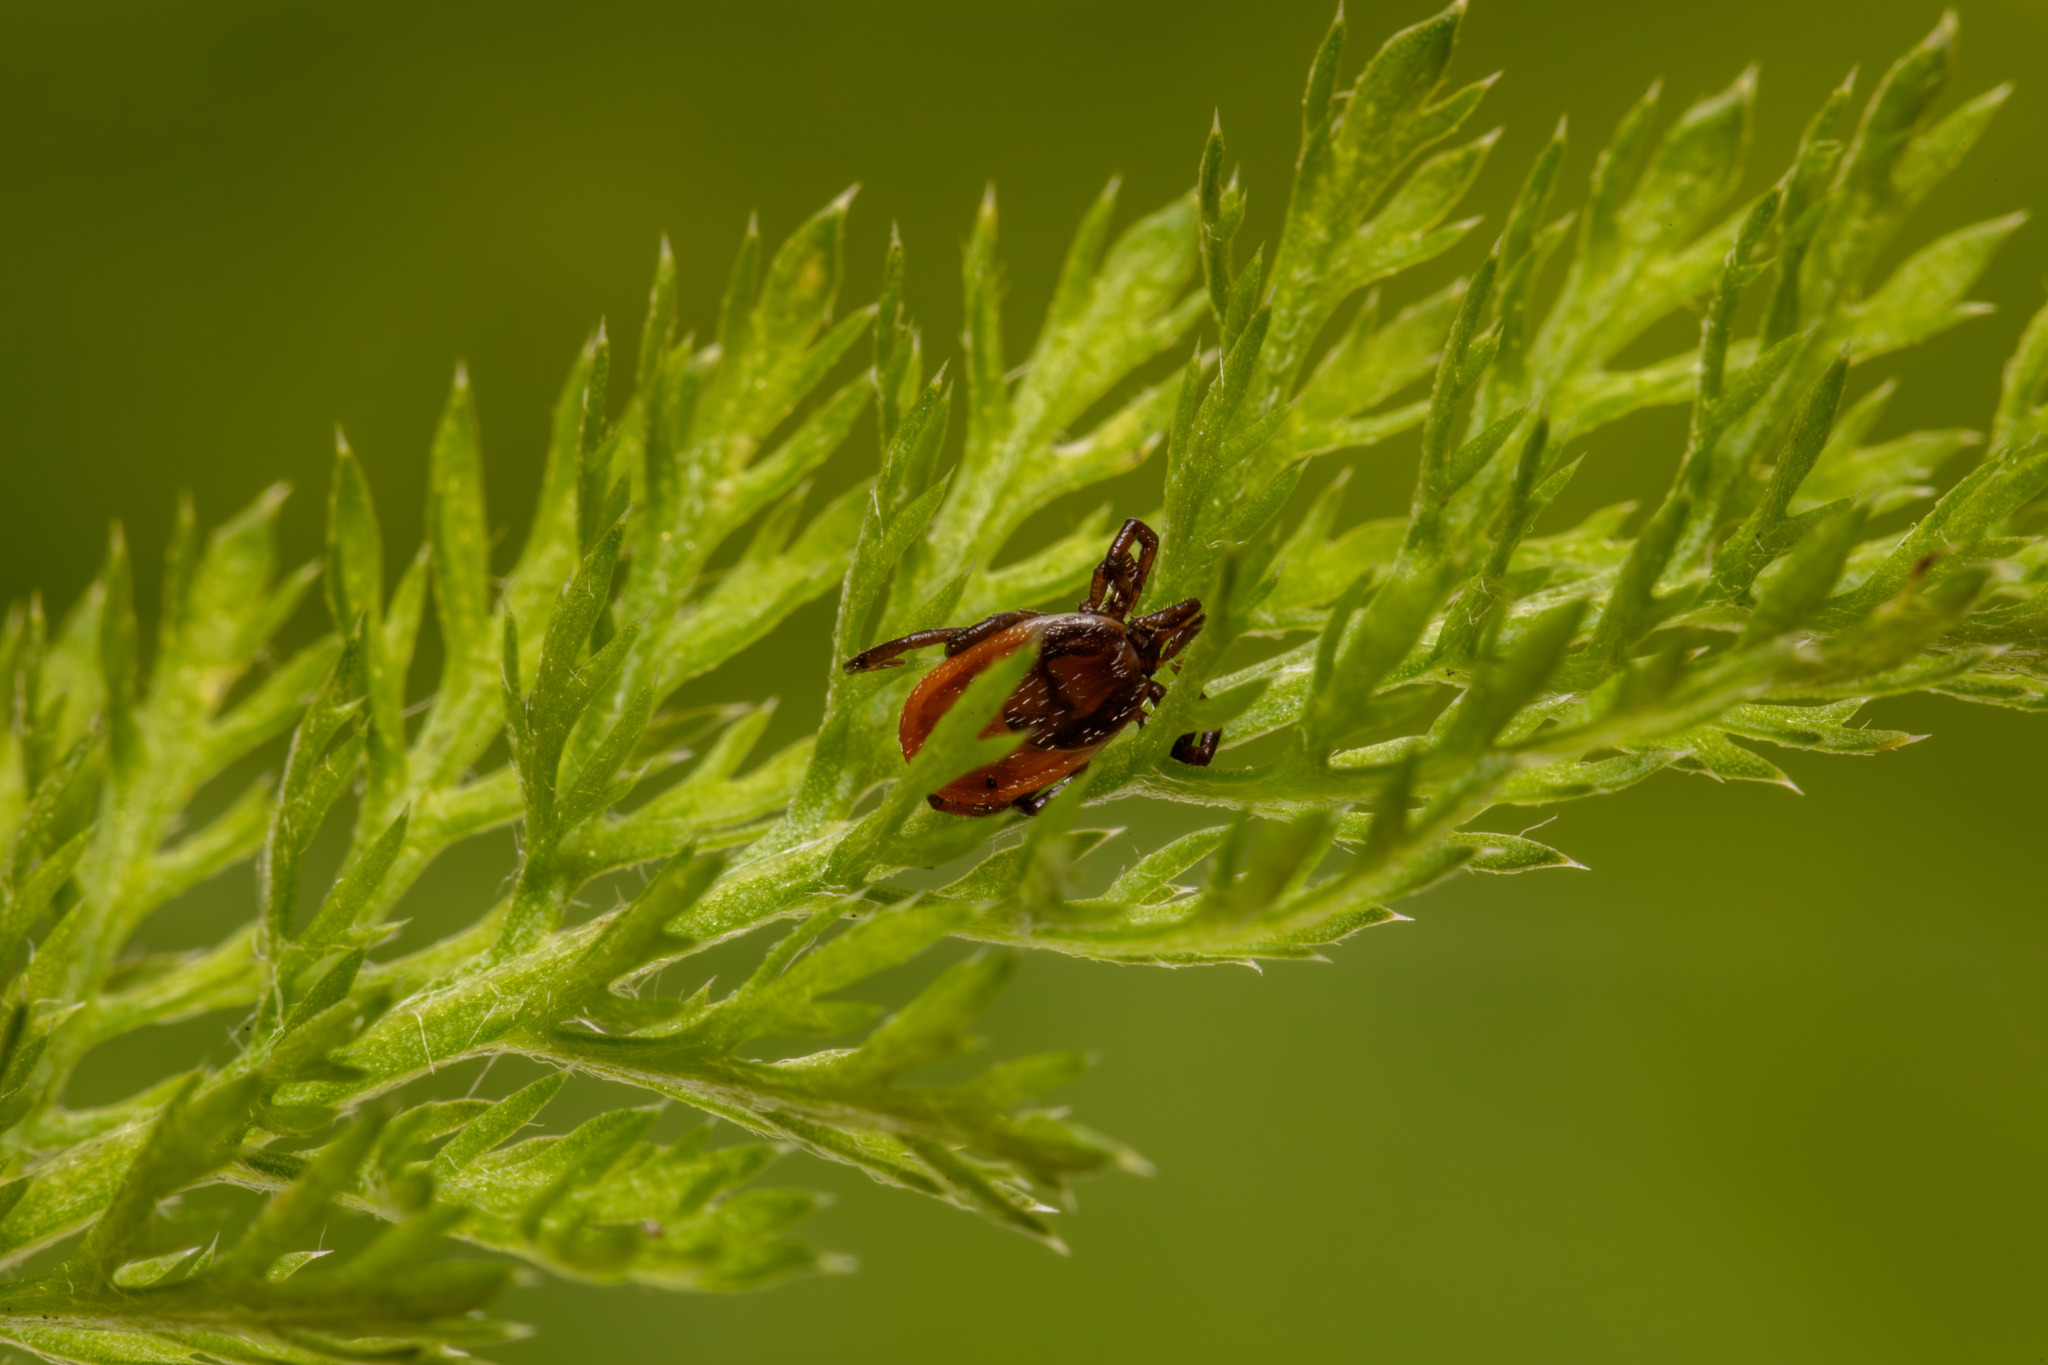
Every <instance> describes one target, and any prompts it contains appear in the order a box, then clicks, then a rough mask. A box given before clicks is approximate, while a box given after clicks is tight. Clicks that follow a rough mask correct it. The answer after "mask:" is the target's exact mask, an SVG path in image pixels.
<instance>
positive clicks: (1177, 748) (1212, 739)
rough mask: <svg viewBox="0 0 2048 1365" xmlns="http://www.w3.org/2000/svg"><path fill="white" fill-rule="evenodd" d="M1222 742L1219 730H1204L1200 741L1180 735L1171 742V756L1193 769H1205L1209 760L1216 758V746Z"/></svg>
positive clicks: (1193, 737)
mask: <svg viewBox="0 0 2048 1365" xmlns="http://www.w3.org/2000/svg"><path fill="white" fill-rule="evenodd" d="M1222 742H1223V732H1222V731H1221V730H1204V731H1202V737H1201V738H1200V739H1197V738H1195V736H1193V735H1192V734H1187V735H1182V736H1181V737H1180V738H1179V739H1177V740H1175V741H1174V742H1173V756H1174V757H1175V758H1177V759H1179V760H1180V761H1181V762H1183V763H1186V764H1189V765H1191V766H1193V767H1196V768H1206V767H1208V766H1209V760H1210V759H1212V758H1214V757H1216V746H1217V745H1218V744H1220V743H1222Z"/></svg>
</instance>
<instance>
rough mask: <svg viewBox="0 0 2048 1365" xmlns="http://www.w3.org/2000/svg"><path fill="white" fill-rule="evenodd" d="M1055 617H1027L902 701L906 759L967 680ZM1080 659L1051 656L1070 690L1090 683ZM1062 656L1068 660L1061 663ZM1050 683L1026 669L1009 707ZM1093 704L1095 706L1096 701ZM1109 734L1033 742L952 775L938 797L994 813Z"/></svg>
mask: <svg viewBox="0 0 2048 1365" xmlns="http://www.w3.org/2000/svg"><path fill="white" fill-rule="evenodd" d="M1055 619H1057V618H1054V617H1046V616H1041V617H1037V618H1035V619H1033V620H1029V621H1020V622H1018V623H1017V624H1016V625H1014V626H1010V627H1008V628H1007V629H1004V630H999V631H997V632H996V633H995V634H994V635H991V636H989V637H988V638H987V639H986V640H983V641H981V642H980V643H978V644H975V645H972V646H970V647H969V648H967V649H964V650H962V651H961V652H960V653H958V654H955V655H954V656H953V657H952V658H950V659H947V660H945V661H944V662H942V663H940V664H939V666H938V667H937V668H934V669H933V670H932V671H931V672H929V673H927V674H925V675H924V677H923V678H922V679H921V680H919V682H918V684H917V686H916V687H915V688H913V689H912V690H911V693H910V697H909V699H908V700H906V701H905V702H904V703H903V717H902V719H901V721H899V722H898V724H897V728H896V738H897V742H898V743H899V744H900V745H901V746H902V749H903V757H904V759H905V760H906V761H907V760H909V759H912V758H915V757H917V751H918V750H919V749H922V748H923V747H924V742H925V739H926V737H927V736H929V735H930V734H931V732H932V727H933V726H935V725H937V724H938V723H939V717H941V716H943V715H945V714H946V712H948V711H950V710H952V709H953V704H954V703H955V702H957V701H959V700H960V696H961V694H962V693H964V692H965V691H966V690H967V685H968V684H969V683H971V682H973V681H974V679H975V678H976V677H978V676H979V675H980V674H981V672H982V671H983V670H984V669H986V668H988V667H989V665H991V664H993V663H995V662H996V661H997V660H999V659H1004V658H1007V657H1008V656H1010V655H1011V654H1014V653H1016V652H1017V651H1018V650H1019V649H1022V648H1024V647H1026V646H1027V645H1030V644H1033V643H1034V642H1035V641H1036V640H1037V639H1038V637H1039V636H1040V635H1042V634H1043V633H1044V632H1045V629H1046V627H1047V625H1048V624H1049V623H1051V622H1052V621H1054V620H1055ZM1079 662H1080V661H1079V660H1072V661H1069V660H1065V659H1055V660H1053V661H1051V666H1052V667H1054V668H1056V669H1057V670H1058V672H1059V674H1060V681H1061V683H1062V692H1063V693H1065V692H1068V691H1069V690H1070V688H1071V687H1072V686H1074V685H1077V684H1079V685H1085V680H1086V671H1085V670H1081V669H1078V668H1076V667H1074V665H1075V664H1078V663H1079ZM1062 664H1066V665H1067V667H1060V665H1062ZM1111 685H1112V683H1111V681H1110V679H1109V678H1105V680H1104V687H1105V688H1107V687H1108V686H1111ZM1043 689H1044V682H1043V681H1042V680H1041V679H1039V678H1037V677H1035V676H1032V675H1029V674H1027V675H1026V676H1025V679H1024V681H1023V682H1022V683H1020V684H1018V686H1017V690H1016V691H1015V692H1012V693H1011V694H1010V698H1011V704H1010V705H1007V706H1006V707H1005V710H1006V711H1009V710H1014V709H1016V706H1015V704H1016V703H1017V702H1020V701H1023V700H1025V699H1026V698H1027V696H1028V695H1029V694H1031V693H1033V692H1042V691H1043ZM1084 705H1085V703H1084ZM1087 709H1092V706H1090V707H1087ZM1009 728H1010V727H1009V726H1008V725H1006V724H1005V723H1004V720H1003V717H1002V716H1000V715H998V716H996V717H995V718H994V719H992V720H990V721H989V723H988V724H987V725H986V726H984V727H983V728H982V732H981V734H982V738H984V739H988V738H993V737H994V736H996V735H1000V734H1002V733H1003V732H1004V731H1005V730H1007V729H1009ZM1110 738H1111V736H1108V735H1105V736H1104V737H1103V738H1102V740H1101V741H1100V742H1098V743H1094V744H1088V745H1083V746H1079V747H1075V748H1067V749H1039V748H1034V747H1033V746H1032V745H1030V744H1028V743H1027V744H1025V745H1024V746H1023V747H1021V748H1019V749H1017V750H1016V751H1015V752H1013V753H1011V754H1009V755H1008V756H1007V757H1005V758H1001V759H998V760H997V761H995V762H994V763H990V764H986V765H984V766H983V767H979V768H976V769H974V771H972V772H969V773H963V774H961V775H960V776H959V777H957V778H955V779H954V780H953V781H951V782H948V783H947V784H946V785H945V786H943V787H941V788H939V789H938V790H937V791H935V792H933V793H932V795H931V803H932V805H933V806H934V807H936V808H937V809H939V810H942V811H945V812H946V813H947V814H949V815H993V814H994V813H996V812H997V811H1000V810H1002V809H1004V808H1005V807H1007V806H1008V805H1009V804H1010V803H1011V802H1013V801H1015V800H1017V798H1019V797H1022V796H1029V795H1031V794H1032V793H1033V792H1037V791H1043V790H1045V789H1046V788H1047V787H1049V786H1051V785H1052V784H1053V783H1055V782H1057V781H1059V780H1060V779H1061V778H1063V777H1066V776H1067V775H1068V774H1069V773H1072V772H1073V771H1074V770H1075V769H1077V768H1079V767H1081V766H1082V765H1083V764H1085V763H1086V762H1087V761H1088V760H1089V759H1091V758H1093V757H1094V756H1095V755H1096V754H1097V753H1098V752H1099V751H1100V750H1101V748H1102V746H1103V745H1104V744H1107V743H1108V742H1109V740H1110Z"/></svg>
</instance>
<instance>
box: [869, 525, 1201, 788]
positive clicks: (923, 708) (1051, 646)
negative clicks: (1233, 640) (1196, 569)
mask: <svg viewBox="0 0 2048 1365" xmlns="http://www.w3.org/2000/svg"><path fill="white" fill-rule="evenodd" d="M1133 543H1136V544H1138V545H1140V546H1142V550H1141V552H1140V554H1139V556H1138V558H1137V559H1135V560H1133V559H1132V558H1131V553H1130V549H1131V546H1132V544H1133ZM1158 548H1159V539H1158V537H1157V536H1155V535H1154V534H1153V533H1152V530H1151V528H1150V527H1148V526H1146V525H1145V523H1143V522H1141V521H1136V520H1132V521H1127V522H1125V523H1124V527H1123V530H1122V531H1120V532H1118V533H1117V537H1116V539H1115V541H1113V542H1112V543H1111V545H1110V547H1109V554H1108V555H1107V556H1105V557H1104V559H1103V561H1102V564H1101V565H1100V566H1099V567H1098V568H1097V569H1096V571H1095V583H1094V589H1093V591H1092V592H1091V593H1090V594H1089V597H1088V600H1087V601H1086V602H1083V603H1082V604H1081V608H1080V610H1079V611H1075V612H1068V613H1063V614H1060V615H1055V616H1047V615H1041V614H1039V613H1037V612H1031V611H1006V612H999V613H998V614H996V615H994V616H991V617H989V618H988V619H987V620H984V621H980V622H977V623H976V624H974V625H971V626H963V627H960V628H958V629H949V630H925V631H919V632H918V633H917V634H915V635H906V636H904V637H903V638H902V639H900V640H890V641H888V642H887V643H884V644H879V645H876V646H875V647H874V648H873V649H870V650H867V651H865V652H863V653H861V654H857V655H855V656H854V657H853V658H851V659H848V660H847V661H846V671H847V672H849V673H865V672H868V671H869V670H872V669H877V668H893V667H895V666H896V665H897V662H898V660H897V656H898V655H900V654H904V653H907V652H909V651H910V650H913V649H920V648H923V647H924V646H926V645H944V646H945V647H946V658H945V660H944V661H943V662H942V663H940V664H939V666H938V667H937V668H934V669H933V670H932V671H931V672H930V673H927V674H926V675H925V676H924V678H923V679H922V680H921V681H920V682H919V683H918V685H917V686H916V687H915V688H914V689H912V691H911V693H910V697H909V699H908V700H907V701H905V702H904V703H903V717H902V720H901V722H900V723H899V725H898V727H897V737H898V740H899V742H900V743H901V745H902V748H903V757H904V758H905V759H906V760H908V759H911V758H914V757H916V756H917V751H918V750H919V749H921V748H923V747H924V741H925V738H926V737H927V736H928V735H930V734H931V732H932V727H933V726H935V725H937V724H938V722H939V717H941V716H943V715H945V714H946V712H947V711H949V710H951V709H952V707H953V703H955V702H957V701H958V700H960V696H961V694H962V693H963V692H965V691H966V690H967V685H968V684H969V683H970V682H972V681H974V679H975V678H976V677H977V676H979V675H980V673H981V672H982V671H983V670H984V669H986V668H988V667H989V665H991V664H993V663H995V662H996V661H997V660H998V659H1002V658H1005V657H1006V656H1008V655H1010V654H1013V653H1015V652H1016V651H1017V650H1020V649H1026V648H1029V649H1034V650H1036V651H1037V654H1038V658H1037V661H1036V663H1034V664H1033V666H1032V668H1031V671H1030V672H1028V673H1026V674H1025V675H1024V680H1023V681H1022V682H1020V683H1019V684H1018V685H1017V689H1016V690H1015V691H1014V692H1012V693H1011V694H1010V697H1009V700H1007V701H1006V702H1004V703H1003V710H1002V714H1001V715H1000V716H998V717H997V718H995V719H993V720H991V721H990V722H989V724H988V727H987V728H986V729H984V730H983V731H982V733H983V735H985V736H992V735H999V734H1001V733H1003V731H1005V730H1008V731H1010V732H1012V733H1015V732H1016V731H1019V730H1023V731H1027V732H1028V737H1027V738H1026V739H1025V741H1024V743H1023V744H1022V745H1021V746H1020V747H1019V748H1017V749H1016V750H1015V751H1014V752H1012V753H1011V754H1010V755H1009V756H1008V757H1006V758H1003V759H1001V760H999V761H997V762H995V763H991V764H988V765H987V766H985V767H981V768H976V769H975V770H974V771H973V772H970V773H966V774H963V775H962V776H960V777H958V778H956V779H954V780H953V781H952V782H949V783H947V784H946V785H945V786H943V787H941V788H939V790H938V791H936V792H933V793H932V794H931V796H930V798H929V799H930V801H931V803H932V805H933V807H935V808H936V809H938V810H942V811H946V812H947V813H949V814H952V815H993V814H995V813H996V812H998V811H1000V810H1003V809H1004V808H1005V807H1008V806H1016V807H1018V808H1019V809H1021V810H1024V811H1026V812H1028V813H1033V814H1035V813H1036V812H1037V811H1038V809H1039V808H1040V807H1042V806H1043V805H1044V804H1045V802H1046V801H1048V800H1050V799H1051V796H1052V792H1053V790H1054V789H1055V788H1056V787H1057V786H1058V785H1059V784H1060V783H1062V782H1064V781H1066V780H1067V779H1068V778H1070V777H1072V776H1073V775H1074V774H1076V773H1078V772H1080V771H1081V770H1082V769H1083V768H1085V767H1087V766H1088V760H1089V759H1091V758H1093V757H1094V756H1095V754H1096V752H1097V751H1098V750H1100V749H1101V748H1102V746H1103V745H1105V744H1107V743H1109V741H1110V740H1112V739H1114V738H1115V737H1116V734H1117V732H1118V731H1120V730H1122V729H1123V728H1124V726H1126V725H1128V724H1129V723H1130V722H1131V721H1132V720H1136V721H1137V722H1138V723H1139V724H1140V725H1143V724H1144V707H1145V704H1146V703H1147V702H1153V701H1158V700H1159V699H1160V698H1161V697H1163V696H1165V695H1166V689H1165V687H1164V686H1162V685H1161V684H1160V683H1159V682H1157V681H1156V680H1155V679H1154V678H1153V676H1152V675H1153V674H1154V673H1156V672H1157V671H1158V670H1159V668H1160V666H1161V665H1162V664H1166V663H1170V662H1171V661H1172V660H1173V658H1174V656H1176V655H1178V654H1179V653H1180V652H1181V651H1182V650H1183V649H1186V648H1187V646H1188V644H1189V642H1190V641H1192V640H1193V639H1194V638H1195V636H1196V635H1198V634H1199V633H1201V629H1202V624H1203V620H1204V618H1203V616H1202V604H1201V603H1200V602H1198V601H1196V600H1195V599H1194V598H1189V599H1188V600H1186V601H1185V602H1177V603H1175V604H1174V605H1172V606H1170V607H1165V608H1162V609H1161V610H1159V611H1156V612H1153V613H1152V614H1151V615H1149V616H1140V617H1138V618H1136V619H1135V620H1131V621H1126V620H1125V619H1124V618H1125V617H1126V616H1127V615H1128V614H1129V612H1130V609H1131V608H1132V607H1133V606H1134V605H1136V603H1137V600H1138V596H1139V594H1141V593H1142V592H1143V591H1144V590H1145V579H1146V577H1147V576H1148V575H1149V574H1150V572H1151V570H1152V559H1153V556H1154V555H1155V554H1156V553H1157V551H1158ZM1219 738H1220V736H1219V735H1218V734H1217V733H1216V732H1214V731H1211V732H1209V733H1207V734H1205V735H1203V736H1202V737H1201V738H1200V739H1199V740H1197V739H1196V737H1195V736H1194V735H1182V736H1181V737H1180V739H1179V740H1177V741H1176V742H1175V744H1174V746H1173V754H1174V757H1175V758H1178V759H1180V760H1181V761H1182V762H1185V763H1194V764H1200V765H1206V764H1207V763H1208V762H1209V759H1210V758H1211V757H1212V756H1213V755H1214V754H1215V752H1216V744H1217V741H1218V739H1219Z"/></svg>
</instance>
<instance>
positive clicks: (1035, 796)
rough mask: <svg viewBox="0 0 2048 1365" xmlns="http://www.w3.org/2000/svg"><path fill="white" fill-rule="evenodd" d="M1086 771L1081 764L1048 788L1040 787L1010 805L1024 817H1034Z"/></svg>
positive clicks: (1084, 766) (1086, 767)
mask: <svg viewBox="0 0 2048 1365" xmlns="http://www.w3.org/2000/svg"><path fill="white" fill-rule="evenodd" d="M1087 771H1088V765H1087V764H1086V763H1083V764H1082V765H1081V766H1080V767H1078V768H1076V769H1074V771H1072V772H1070V773H1068V774H1067V775H1066V776H1065V777H1063V778H1061V779H1060V780H1059V781H1057V782H1055V783H1053V784H1052V785H1051V786H1050V787H1041V788H1039V789H1038V790H1037V791H1035V792H1032V793H1031V794H1030V795H1028V796H1020V797H1018V798H1017V799H1016V800H1015V801H1012V802H1011V803H1010V805H1011V806H1013V807H1014V808H1016V809H1017V810H1021V811H1023V812H1024V813H1025V814H1026V815H1036V814H1038V813H1039V812H1040V811H1042V810H1044V809H1045V808H1046V807H1047V806H1049V805H1051V804H1052V799H1053V798H1054V797H1055V796H1058V795H1059V794H1060V793H1061V792H1063V791H1065V790H1066V789H1067V784H1068V783H1069V782H1072V781H1073V780H1074V779H1075V778H1077V777H1079V776H1080V775H1081V774H1082V773H1085V772H1087Z"/></svg>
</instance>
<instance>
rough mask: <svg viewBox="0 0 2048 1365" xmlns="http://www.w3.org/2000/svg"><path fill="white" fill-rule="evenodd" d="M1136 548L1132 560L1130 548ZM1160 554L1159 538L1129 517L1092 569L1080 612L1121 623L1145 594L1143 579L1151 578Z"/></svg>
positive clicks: (1149, 528)
mask: <svg viewBox="0 0 2048 1365" xmlns="http://www.w3.org/2000/svg"><path fill="white" fill-rule="evenodd" d="M1133 544H1136V545H1137V546H1139V547H1140V548H1139V551H1138V557H1137V559H1135V560H1133V559H1132V558H1131V546H1132V545H1133ZM1158 554H1159V537H1158V535H1157V534H1156V533H1154V531H1153V530H1152V528H1151V527H1149V526H1147V525H1146V524H1145V523H1144V522H1142V521H1139V520H1138V519H1137V518H1136V517H1132V518H1131V519H1130V520H1129V521H1127V522H1125V523H1124V524H1123V529H1122V530H1120V531H1118V532H1117V533H1116V539H1115V540H1112V541H1111V542H1110V543H1109V553H1108V554H1106V555H1104V556H1103V557H1102V562H1101V563H1100V564H1098V565H1096V566H1095V579H1094V581H1093V582H1092V583H1091V584H1090V585H1089V588H1088V600H1087V601H1086V602H1083V603H1082V604H1081V610H1082V611H1095V612H1101V613H1102V614H1103V615H1105V616H1114V617H1115V618H1116V619H1117V620H1119V621H1121V620H1123V618H1124V616H1125V615H1126V614H1127V613H1128V612H1129V611H1130V609H1131V608H1132V607H1134V606H1136V605H1137V604H1138V598H1139V597H1140V596H1142V595H1143V594H1144V591H1145V580H1146V579H1148V578H1150V577H1151V576H1152V561H1153V559H1155V558H1156V557H1157V556H1158Z"/></svg>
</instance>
